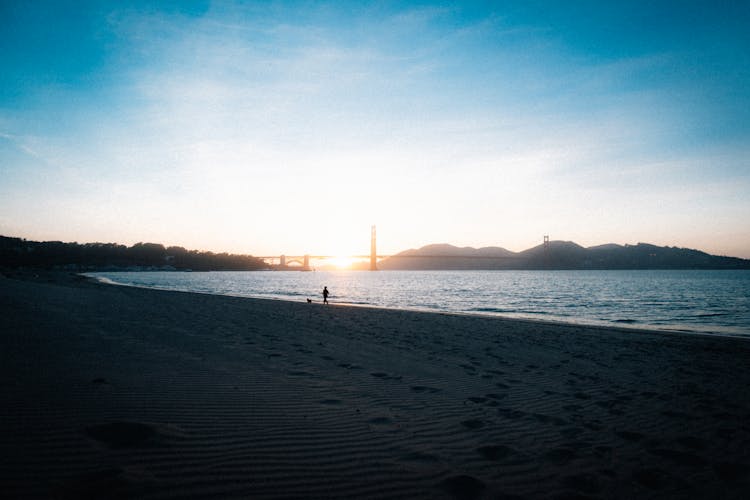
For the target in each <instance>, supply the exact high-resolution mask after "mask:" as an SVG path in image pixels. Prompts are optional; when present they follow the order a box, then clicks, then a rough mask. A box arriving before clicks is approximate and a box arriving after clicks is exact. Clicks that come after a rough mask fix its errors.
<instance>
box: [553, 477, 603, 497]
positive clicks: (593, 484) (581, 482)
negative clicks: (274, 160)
mask: <svg viewBox="0 0 750 500" xmlns="http://www.w3.org/2000/svg"><path fill="white" fill-rule="evenodd" d="M561 482H562V484H563V485H564V486H565V487H566V488H570V489H572V490H575V491H577V492H579V493H586V494H589V495H593V494H595V493H598V492H599V490H600V489H601V486H600V485H599V480H598V478H597V476H596V475H595V474H573V475H570V476H566V477H564V478H563V479H562V481H561Z"/></svg>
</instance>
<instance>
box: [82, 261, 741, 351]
mask: <svg viewBox="0 0 750 500" xmlns="http://www.w3.org/2000/svg"><path fill="white" fill-rule="evenodd" d="M216 272H224V271H216ZM363 272H366V271H363ZM367 272H369V271H367ZM76 274H77V275H78V276H82V277H84V278H87V279H92V280H94V281H97V282H99V283H102V284H105V285H111V286H126V287H134V288H142V289H147V290H161V291H166V292H183V293H196V294H203V295H218V296H224V297H238V298H246V299H253V300H272V301H282V302H292V303H298V302H300V301H296V300H292V299H289V298H283V297H278V298H277V297H268V296H259V295H239V294H221V293H213V292H201V291H196V290H177V289H170V288H166V287H165V288H161V287H155V286H145V285H137V284H130V283H118V282H116V281H113V280H111V279H109V278H106V277H104V276H89V275H88V274H91V273H88V274H87V273H76ZM314 302H317V301H314ZM331 305H338V306H346V307H362V308H366V309H385V310H394V311H411V312H422V313H428V314H450V315H458V316H469V317H480V318H498V319H503V320H511V321H529V322H532V323H541V324H548V325H551V326H555V325H561V326H565V325H568V326H579V327H591V328H605V329H614V330H621V331H627V332H648V333H662V334H674V335H707V336H712V337H727V338H740V339H747V340H750V331H748V332H730V331H721V330H698V329H690V328H688V327H686V326H685V325H673V326H664V327H659V326H658V325H648V324H645V325H633V324H627V323H625V324H613V323H608V322H606V321H604V320H601V321H595V320H591V321H586V320H585V319H584V320H583V321H574V320H572V319H571V320H565V319H542V318H533V317H525V316H514V315H512V314H513V313H491V312H480V311H441V310H437V309H429V308H418V307H390V306H379V305H376V304H357V303H349V302H335V301H331Z"/></svg>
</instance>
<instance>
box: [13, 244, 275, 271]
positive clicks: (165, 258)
mask: <svg viewBox="0 0 750 500" xmlns="http://www.w3.org/2000/svg"><path fill="white" fill-rule="evenodd" d="M23 267H26V268H43V269H66V270H76V271H94V270H194V271H254V270H259V269H267V268H268V265H267V264H266V263H265V262H263V261H262V260H261V259H258V258H256V257H253V256H251V255H238V254H229V253H213V252H205V251H199V250H187V249H185V248H183V247H177V246H171V247H165V246H164V245H162V244H159V243H136V244H135V245H133V246H131V247H128V246H125V245H118V244H116V243H63V242H61V241H42V242H38V241H29V240H25V239H21V238H9V237H6V236H0V268H8V269H17V268H23Z"/></svg>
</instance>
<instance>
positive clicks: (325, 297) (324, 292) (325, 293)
mask: <svg viewBox="0 0 750 500" xmlns="http://www.w3.org/2000/svg"><path fill="white" fill-rule="evenodd" d="M323 303H324V304H328V287H327V286H324V287H323Z"/></svg>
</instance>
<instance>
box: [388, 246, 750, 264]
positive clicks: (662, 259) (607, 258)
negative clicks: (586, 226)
mask: <svg viewBox="0 0 750 500" xmlns="http://www.w3.org/2000/svg"><path fill="white" fill-rule="evenodd" d="M378 268H379V269H383V270H388V269H403V270H409V269H411V270H429V269H434V270H469V269H477V270H480V269H481V270H493V269H750V260H747V259H740V258H736V257H722V256H716V255H710V254H707V253H705V252H701V251H699V250H692V249H688V248H677V247H659V246H656V245H650V244H647V243H638V244H637V245H616V244H614V243H610V244H606V245H598V246H593V247H589V248H584V247H582V246H580V245H578V244H577V243H573V242H572V241H551V242H550V243H549V246H548V247H547V248H545V246H544V245H539V246H536V247H533V248H529V249H528V250H524V251H522V252H511V251H510V250H506V249H505V248H500V247H485V248H471V247H456V246H453V245H448V244H437V245H427V246H424V247H422V248H418V249H411V250H406V251H404V252H401V253H398V254H396V255H393V256H391V257H389V258H387V259H384V260H382V261H380V262H379V263H378Z"/></svg>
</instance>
